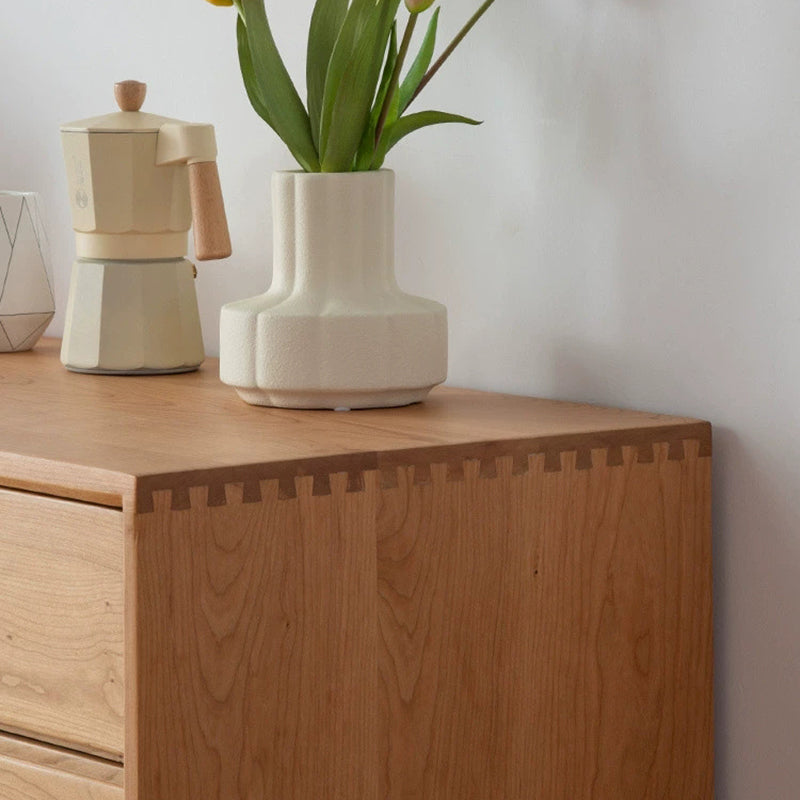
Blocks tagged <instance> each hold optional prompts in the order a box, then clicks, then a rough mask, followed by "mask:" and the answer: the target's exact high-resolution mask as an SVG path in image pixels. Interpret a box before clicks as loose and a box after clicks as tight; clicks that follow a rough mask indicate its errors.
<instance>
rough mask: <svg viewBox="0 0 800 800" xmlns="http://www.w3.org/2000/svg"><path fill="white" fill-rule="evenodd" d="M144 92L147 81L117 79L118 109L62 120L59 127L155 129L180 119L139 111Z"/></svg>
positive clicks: (118, 130)
mask: <svg viewBox="0 0 800 800" xmlns="http://www.w3.org/2000/svg"><path fill="white" fill-rule="evenodd" d="M146 94H147V85H146V84H144V83H140V82H139V81H122V82H120V83H116V84H114V97H115V98H116V100H117V104H118V105H119V107H120V111H114V112H112V113H111V114H103V115H101V116H99V117H89V118H88V119H79V120H76V121H75V122H65V123H64V124H63V125H62V126H61V128H60V130H61V132H62V133H158V131H159V130H160V129H161V126H162V125H164V124H165V123H168V122H172V123H182V120H178V119H172V118H170V117H162V116H159V115H158V114H148V113H146V112H144V111H140V110H139V109H140V108H141V107H142V105H143V104H144V98H145V95H146Z"/></svg>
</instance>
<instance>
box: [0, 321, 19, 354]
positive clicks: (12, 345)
mask: <svg viewBox="0 0 800 800" xmlns="http://www.w3.org/2000/svg"><path fill="white" fill-rule="evenodd" d="M0 328H2V329H3V336H5V337H6V339H8V346H9V347H10V348H11V350H12V351H13V350H16V349H17V348H16V347H14V342H12V341H11V337H10V336H9V335H8V331H7V330H6V327H5V325H3V320H1V319H0Z"/></svg>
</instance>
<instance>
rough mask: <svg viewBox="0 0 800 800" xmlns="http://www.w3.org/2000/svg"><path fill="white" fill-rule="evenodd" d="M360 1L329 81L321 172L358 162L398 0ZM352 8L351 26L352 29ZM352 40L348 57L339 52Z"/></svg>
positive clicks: (342, 36) (352, 10)
mask: <svg viewBox="0 0 800 800" xmlns="http://www.w3.org/2000/svg"><path fill="white" fill-rule="evenodd" d="M358 3H359V0H355V2H354V3H353V5H352V6H351V7H350V11H348V16H347V18H346V19H345V22H344V25H343V26H342V31H341V33H340V34H339V41H337V43H336V47H335V48H334V53H333V56H332V57H331V66H330V69H329V71H328V81H326V83H325V100H324V103H323V112H322V126H321V130H320V150H321V161H322V171H323V172H349V171H351V170H352V169H353V167H354V162H355V158H356V154H357V152H358V149H359V145H360V143H361V139H362V137H363V135H364V131H365V129H366V128H367V126H368V123H369V117H370V110H371V108H372V102H373V100H374V98H375V94H376V89H377V85H378V80H379V78H380V74H381V65H382V63H383V58H384V53H385V52H386V47H387V42H388V40H389V36H390V32H391V29H392V25H393V23H394V18H395V15H396V14H397V8H398V6H399V5H400V0H379V2H375V0H367V2H366V6H364V5H363V4H361V5H357V4H358ZM351 14H352V20H353V22H352V23H351V24H352V26H353V30H352V31H350V30H348V28H349V26H348V22H349V21H350V19H351ZM348 42H349V43H351V44H352V47H351V53H350V55H349V58H346V59H345V58H344V57H343V56H342V57H340V58H337V51H339V50H340V44H342V45H343V46H346V45H347V44H348ZM340 59H341V61H342V62H343V63H344V68H343V69H340V64H339V61H340ZM337 78H338V80H337Z"/></svg>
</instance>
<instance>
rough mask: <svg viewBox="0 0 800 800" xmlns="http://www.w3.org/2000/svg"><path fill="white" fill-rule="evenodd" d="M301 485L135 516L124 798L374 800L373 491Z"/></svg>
mask: <svg viewBox="0 0 800 800" xmlns="http://www.w3.org/2000/svg"><path fill="white" fill-rule="evenodd" d="M312 483H313V482H312V479H311V478H308V479H298V481H297V492H296V495H297V496H296V497H292V496H286V495H292V494H294V492H290V493H284V492H281V497H280V498H279V487H278V485H277V482H276V481H265V482H263V483H262V484H261V486H260V487H255V488H257V489H258V491H255V488H254V487H252V486H251V487H248V488H247V491H245V492H244V493H243V492H242V490H241V489H240V490H238V496H236V495H237V489H236V487H233V486H228V487H227V492H228V496H227V504H226V505H223V506H214V507H209V505H208V502H207V501H208V498H207V496H206V493H205V490H192V492H191V496H190V498H189V500H190V503H189V505H190V507H189V508H185V509H183V510H172V509H171V507H170V495H169V493H167V492H164V493H161V492H159V493H156V496H155V511H154V513H150V514H142V515H138V516H136V517H135V535H134V546H133V550H134V558H135V565H134V566H133V569H134V570H135V573H136V574H135V581H133V576H129V577H131V578H132V582H133V583H135V586H136V589H135V600H134V602H135V603H136V634H135V656H134V660H135V669H136V676H135V681H136V683H135V688H134V689H133V690H132V692H131V695H130V696H129V703H132V704H135V706H136V716H137V717H138V722H137V724H135V725H131V726H129V728H128V730H127V736H128V742H129V745H128V753H129V754H133V753H135V754H136V755H135V761H131V759H130V758H129V760H128V761H127V762H126V765H125V766H126V773H128V774H126V786H127V794H126V800H152V798H156V797H159V798H170V800H212V799H213V800H223V799H224V800H239V799H241V800H252V799H253V798H262V797H264V798H266V797H274V798H281V800H312V799H313V800H318V799H320V798H326V800H327V799H330V800H351V799H352V798H354V797H358V798H373V797H375V786H376V783H375V764H376V761H377V755H376V743H375V742H376V737H375V722H374V720H375V696H376V693H377V673H376V669H375V663H376V658H377V652H376V650H377V647H376V600H375V584H376V558H375V531H374V528H375V525H374V520H375V506H376V498H377V484H376V481H375V479H374V476H372V478H370V476H367V480H366V484H365V486H364V487H362V489H361V491H358V492H348V479H347V475H335V476H331V480H330V494H327V495H324V496H315V495H313V494H312ZM259 495H260V497H261V500H260V502H244V500H245V499H249V500H252V499H254V497H257V496H259ZM131 677H132V679H134V678H133V676H131ZM134 741H135V747H134V746H131V744H130V743H131V742H134Z"/></svg>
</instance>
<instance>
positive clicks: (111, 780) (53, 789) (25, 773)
mask: <svg viewBox="0 0 800 800" xmlns="http://www.w3.org/2000/svg"><path fill="white" fill-rule="evenodd" d="M122 781H123V776H122V767H120V766H119V765H118V764H113V763H111V762H107V761H105V762H103V761H100V760H99V759H93V758H87V757H83V756H78V755H76V754H75V753H71V752H70V751H68V750H60V749H58V748H54V747H47V746H44V745H41V744H37V743H35V742H31V741H26V740H24V739H18V738H16V737H12V736H7V735H3V734H0V797H2V798H3V800H123V797H124V793H123V790H122Z"/></svg>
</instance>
